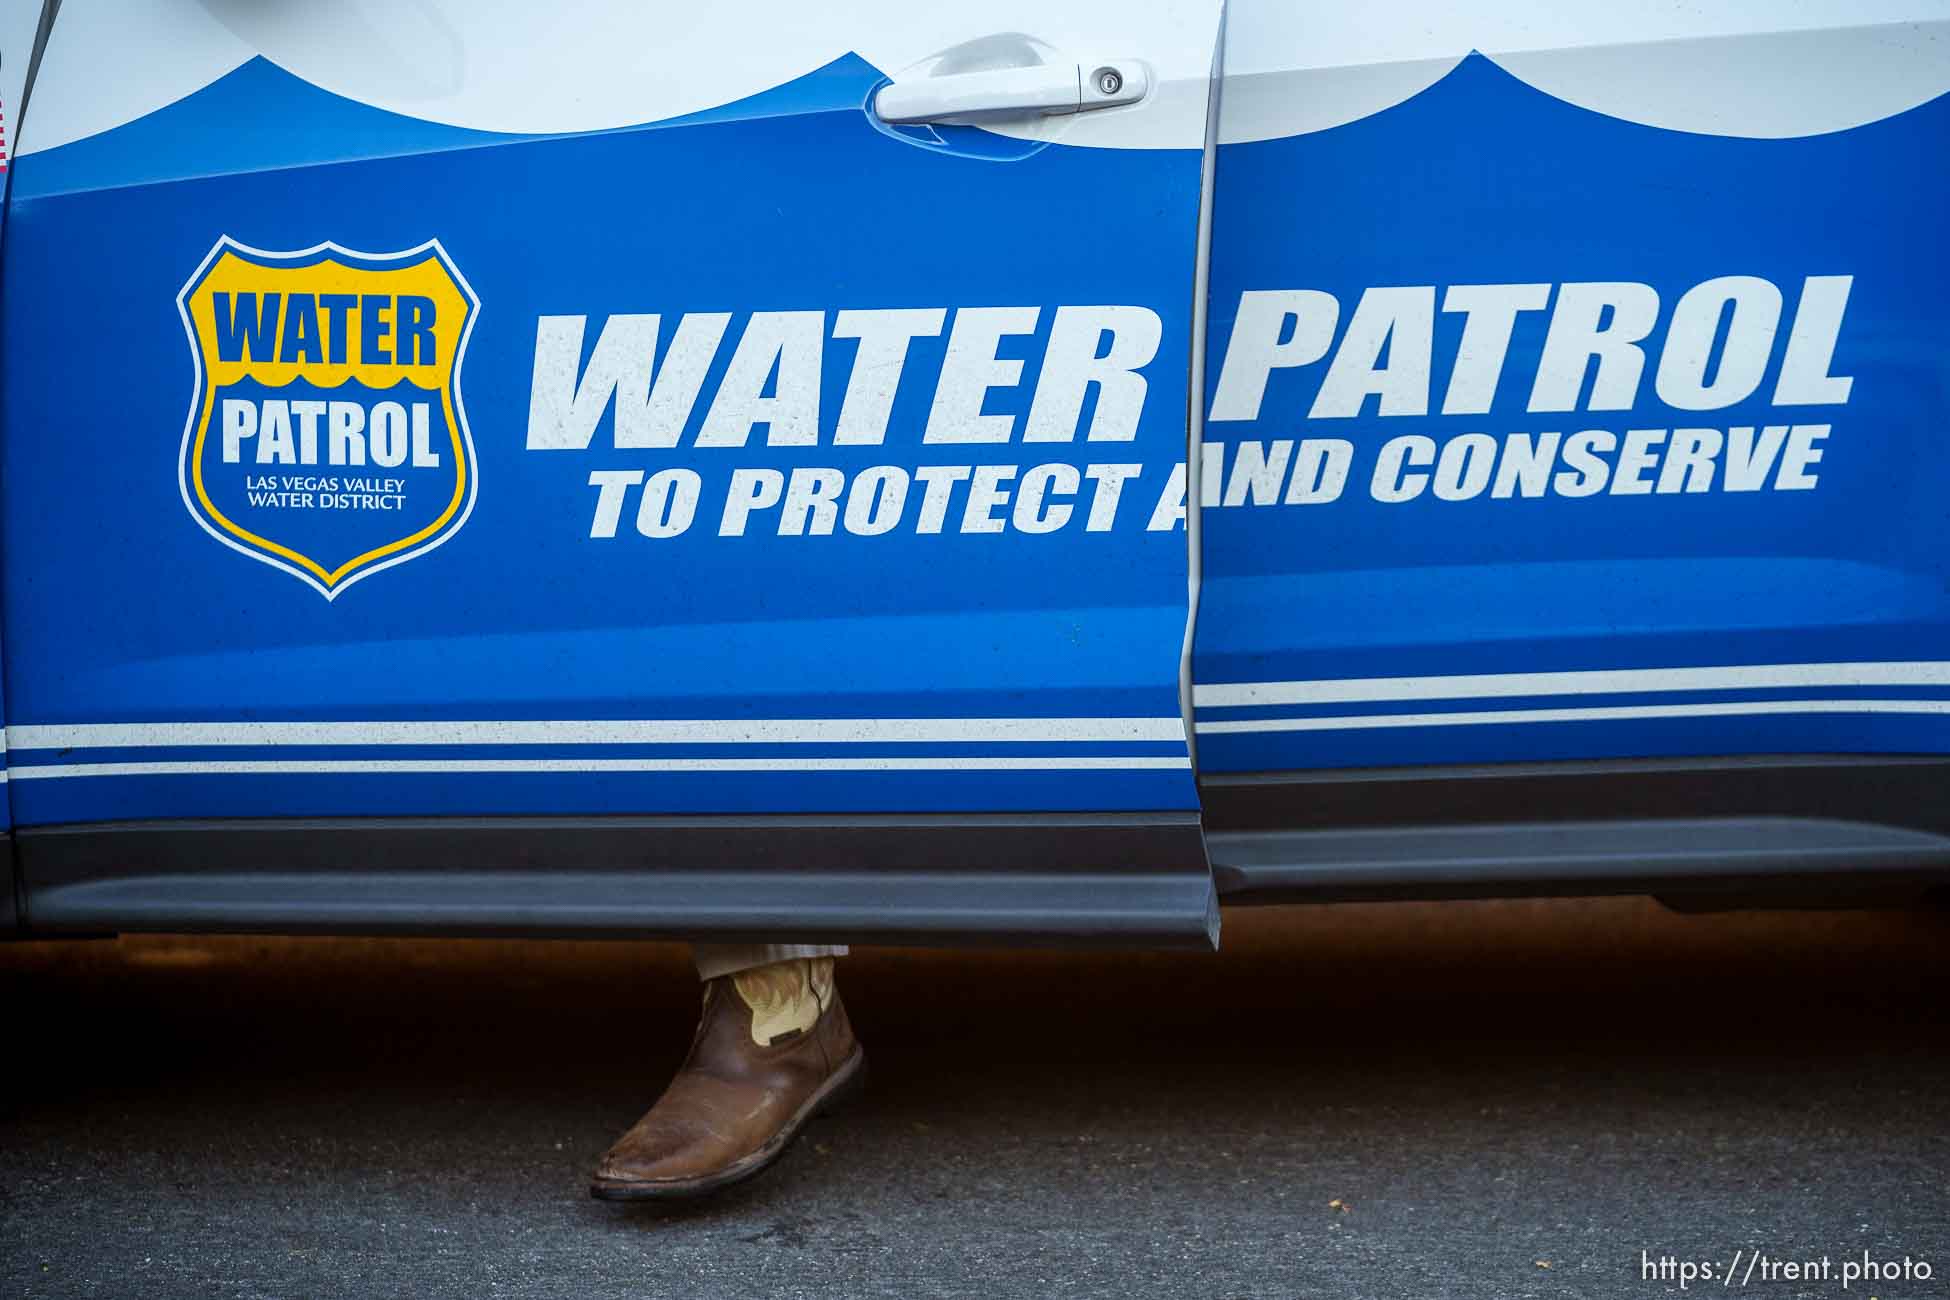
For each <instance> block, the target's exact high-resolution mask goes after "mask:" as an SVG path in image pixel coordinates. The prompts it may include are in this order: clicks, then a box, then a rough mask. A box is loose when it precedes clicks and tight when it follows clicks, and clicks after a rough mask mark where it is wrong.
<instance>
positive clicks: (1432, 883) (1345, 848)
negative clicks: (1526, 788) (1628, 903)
mask: <svg viewBox="0 0 1950 1300" xmlns="http://www.w3.org/2000/svg"><path fill="white" fill-rule="evenodd" d="M1206 848H1207V851H1208V852H1209V853H1210V855H1211V859H1212V875H1213V879H1214V882H1215V883H1216V885H1217V887H1218V891H1219V895H1220V898H1221V900H1222V901H1224V902H1227V903H1267V902H1284V901H1301V900H1320V901H1326V900H1334V899H1368V898H1373V899H1380V898H1400V897H1415V898H1467V897H1487V896H1507V895H1513V894H1533V895H1568V894H1622V893H1632V894H1639V893H1667V892H1677V893H1681V894H1684V893H1692V892H1701V891H1704V892H1713V891H1715V890H1735V889H1740V890H1752V889H1754V888H1756V887H1757V886H1759V887H1764V886H1767V885H1769V884H1778V883H1781V882H1784V881H1786V882H1793V881H1797V880H1801V881H1806V880H1811V879H1828V880H1832V879H1834V878H1837V877H1846V878H1848V880H1849V881H1850V882H1851V883H1859V884H1861V885H1865V886H1873V887H1877V888H1897V887H1909V886H1921V885H1927V884H1931V883H1941V882H1943V881H1944V880H1946V879H1950V835H1944V834H1939V833H1937V832H1934V831H1927V830H1916V829H1910V828H1905V827H1898V826H1887V825H1881V824H1878V823H1873V822H1857V821H1843V820H1836V819H1829V818H1814V817H1807V818H1803V817H1707V818H1671V819H1667V818H1638V819H1626V820H1596V821H1570V822H1500V823H1486V824H1478V825H1462V826H1419V827H1409V828H1404V829H1384V830H1338V829H1337V830H1287V831H1278V830H1232V831H1212V832H1208V833H1207V835H1206Z"/></svg>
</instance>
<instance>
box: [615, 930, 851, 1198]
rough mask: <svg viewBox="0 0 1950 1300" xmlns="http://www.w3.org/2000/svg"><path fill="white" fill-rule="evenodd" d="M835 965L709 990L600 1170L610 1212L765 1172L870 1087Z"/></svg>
mask: <svg viewBox="0 0 1950 1300" xmlns="http://www.w3.org/2000/svg"><path fill="white" fill-rule="evenodd" d="M865 1072H866V1055H865V1053H863V1052H862V1051H861V1050H860V1044H859V1042H858V1041H857V1040H855V1039H854V1037H853V1027H852V1025H851V1024H849V1023H848V1021H847V1018H846V1008H845V1007H844V1006H842V1005H841V1004H840V997H839V991H838V990H837V989H835V988H834V986H833V959H832V958H831V957H801V958H795V959H794V960H791V961H782V962H774V963H773V964H771V965H769V966H755V967H753V968H751V969H749V970H742V971H737V972H734V973H733V974H730V975H724V976H720V977H718V978H717V979H713V980H709V981H707V982H706V983H705V985H704V1013H703V1016H702V1018H701V1019H700V1021H699V1023H698V1027H697V1036H696V1037H695V1038H694V1039H693V1040H692V1041H691V1053H690V1055H689V1056H688V1057H687V1058H686V1059H685V1061H684V1064H683V1067H682V1068H681V1069H679V1070H678V1071H677V1077H676V1078H674V1079H672V1080H671V1081H670V1086H669V1087H668V1088H665V1089H664V1094H663V1096H661V1097H659V1098H658V1099H657V1104H656V1105H654V1106H652V1107H651V1108H650V1111H649V1113H648V1114H646V1115H645V1116H644V1117H643V1118H642V1119H640V1120H638V1121H637V1122H636V1125H635V1126H634V1127H633V1128H631V1129H630V1131H629V1132H627V1133H625V1134H624V1135H623V1136H622V1137H621V1138H619V1139H617V1142H616V1145H615V1146H613V1147H611V1148H610V1149H609V1153H608V1154H607V1155H605V1156H604V1157H603V1159H602V1163H600V1164H599V1165H597V1167H596V1175H595V1178H594V1179H593V1180H592V1181H591V1183H590V1186H589V1194H590V1195H591V1196H595V1197H597V1198H599V1199H601V1200H606V1201H636V1200H659V1199H679V1198H683V1197H690V1196H702V1195H704V1194H705V1193H706V1192H713V1191H716V1190H718V1189H719V1188H721V1187H728V1186H730V1185H731V1184H733V1183H738V1182H742V1181H744V1180H745V1179H747V1178H750V1177H752V1176H753V1175H755V1174H758V1173H761V1172H763V1171H764V1170H765V1169H766V1167H767V1166H769V1165H771V1164H772V1162H773V1161H775V1160H777V1159H778V1158H779V1157H780V1156H782V1155H784V1154H785V1149H786V1147H787V1146H789V1145H790V1144H791V1142H792V1139H793V1138H794V1137H796V1136H798V1133H799V1130H800V1129H801V1128H803V1127H804V1126H805V1123H806V1121H807V1120H809V1119H811V1118H812V1117H813V1116H814V1115H817V1114H818V1113H819V1112H820V1111H822V1110H824V1109H826V1108H828V1107H829V1106H831V1105H833V1104H834V1103H835V1102H837V1101H838V1100H839V1099H840V1098H841V1096H842V1095H844V1094H845V1093H846V1092H849V1091H851V1090H852V1089H853V1088H855V1087H857V1086H858V1085H859V1084H860V1083H861V1082H862V1081H863V1080H864V1077H865Z"/></svg>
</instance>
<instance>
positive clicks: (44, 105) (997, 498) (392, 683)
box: [0, 0, 1218, 870]
mask: <svg viewBox="0 0 1950 1300" xmlns="http://www.w3.org/2000/svg"><path fill="white" fill-rule="evenodd" d="M1013 8H1015V9H1020V10H1021V12H1020V13H1014V12H1012V11H1011V7H1009V6H1004V7H1003V9H1002V10H998V9H997V8H996V7H995V6H993V5H988V4H984V5H981V6H975V5H948V6H918V7H917V6H909V5H891V4H889V5H876V4H869V5H866V6H864V7H862V6H854V7H852V8H848V9H845V10H843V11H828V10H825V9H821V8H820V7H817V6H815V7H813V8H811V9H808V8H806V7H804V6H797V5H769V4H767V5H760V6H757V7H756V8H754V6H750V5H746V6H739V7H736V8H735V10H727V11H722V12H719V11H711V10H709V9H708V8H707V9H706V10H696V9H695V8H687V9H685V10H684V11H683V12H682V14H681V20H680V16H679V15H677V14H676V13H675V11H671V10H668V9H666V8H665V7H661V6H649V7H644V6H631V5H622V4H617V5H615V6H612V7H610V10H609V11H608V12H605V13H597V14H592V13H590V12H589V11H587V10H584V11H579V13H578V15H577V16H576V17H575V18H574V19H573V20H571V19H568V18H565V17H557V16H554V15H551V14H545V13H544V12H543V11H541V10H537V11H535V13H534V14H533V15H532V16H531V17H530V18H529V19H527V20H526V25H525V26H522V27H520V28H514V27H510V26H508V25H507V24H506V23H505V21H503V22H502V23H501V24H500V25H497V24H496V23H495V22H492V21H490V19H489V17H486V16H483V15H482V13H481V12H480V11H479V10H478V9H477V7H475V6H470V5H466V4H461V3H451V4H448V3H442V4H434V5H423V6H417V7H414V8H412V9H410V10H404V9H403V10H400V11H399V12H397V13H391V14H388V15H379V12H378V11H363V10H362V11H358V12H357V13H356V14H355V13H354V12H352V11H344V12H341V11H338V10H336V9H333V8H331V7H327V8H326V9H324V10H314V9H312V8H310V7H302V6H269V7H250V6H244V7H239V6H225V7H221V8H219V7H213V6H204V5H199V4H192V3H170V4H154V3H149V4H142V5H128V6H117V5H111V4H91V3H88V2H87V0H70V3H68V4H65V5H63V6H62V8H61V10H60V16H59V18H58V20H57V22H56V23H55V26H54V29H53V34H52V37H51V40H50V43H49V45H48V49H47V53H46V57H45V62H44V64H43V66H42V69H41V72H40V78H39V86H38V89H37V91H36V105H35V108H36V112H35V114H34V117H33V118H32V119H31V121H30V124H29V129H28V134H27V136H26V138H25V139H24V140H23V141H22V144H23V146H24V149H25V152H24V153H23V154H22V156H21V157H20V158H19V159H18V161H17V165H16V177H15V192H14V202H13V206H12V210H11V213H10V215H9V219H8V229H7V241H6V249H5V277H6V295H5V307H4V319H3V320H0V328H4V338H5V347H6V356H7V359H8V365H9V372H10V378H9V382H8V384H7V385H6V390H5V394H4V398H0V419H3V420H4V434H5V451H4V455H5V489H4V492H5V502H4V505H5V512H4V513H5V543H6V573H5V577H6V611H5V614H6V617H5V635H6V641H7V650H8V665H7V669H8V671H7V699H6V708H7V720H8V724H9V730H8V734H9V736H10V738H11V741H12V746H13V756H14V758H15V760H16V761H17V762H18V763H19V764H21V765H22V766H21V768H19V769H17V770H16V773H15V775H16V777H17V778H19V779H18V780H17V781H16V786H15V791H16V814H17V816H18V818H19V819H20V820H21V821H22V822H23V823H25V824H33V825H64V826H77V825H82V826H85V825H88V824H93V823H102V822H108V821H116V822H127V821H129V820H131V819H183V818H197V819H244V818H346V817H374V816H411V817H425V816H472V817H479V816H498V817H509V816H526V815H535V816H543V815H548V816H562V815H587V814H629V815H650V814H683V815H779V814H838V813H847V814H862V815H894V814H916V815H960V816H965V817H977V816H985V815H992V814H1037V815H1043V814H1048V815H1052V816H1058V815H1065V814H1083V813H1089V814H1117V815H1147V816H1148V815H1157V816H1159V817H1160V818H1162V819H1164V820H1165V821H1168V822H1170V823H1171V824H1173V825H1176V826H1179V827H1181V829H1182V828H1186V827H1189V838H1184V837H1181V838H1180V839H1179V840H1177V841H1175V842H1176V843H1178V844H1179V845H1180V846H1181V847H1187V851H1188V852H1189V853H1190V855H1191V856H1192V857H1193V858H1194V859H1196V864H1197V866H1198V867H1199V869H1200V870H1202V869H1203V861H1202V855H1201V853H1200V851H1199V849H1198V845H1197V838H1196V835H1197V829H1196V808H1197V798H1196V793H1195V788H1194V782H1193V777H1192V771H1191V764H1190V760H1189V757H1188V746H1187V739H1186V735H1185V730H1184V724H1183V721H1182V713H1181V707H1180V699H1179V669H1180V660H1181V657H1182V652H1183V651H1182V647H1183V644H1184V638H1185V634H1186V622H1187V618H1188V613H1189V610H1188V597H1187V567H1188V565H1187V556H1186V543H1185V533H1184V529H1183V525H1182V510H1179V511H1177V512H1176V513H1173V511H1172V510H1171V509H1168V508H1163V509H1162V512H1161V503H1165V505H1167V506H1168V505H1169V497H1170V492H1171V487H1172V484H1173V482H1174V480H1176V481H1178V482H1180V483H1181V484H1182V468H1181V463H1182V461H1183V459H1184V448H1185V443H1184V439H1185V407H1186V374H1187V367H1188V358H1189V356H1190V354H1191V309H1192V302H1191V292H1190V290H1191V285H1192V279H1193V273H1194V263H1195V251H1196V241H1197V231H1198V214H1199V199H1200V183H1201V181H1200V173H1201V155H1202V149H1203V145H1204V141H1205V131H1206V105H1207V96H1208V92H1209V89H1210V87H1209V74H1210V70H1211V67H1212V63H1213V54H1214V42H1215V41H1216V39H1217V28H1218V7H1217V0H1205V2H1201V3H1194V4H1189V5H1187V4H1169V5H1167V4H1164V3H1149V2H1147V3H1142V4H1137V5H1129V4H1123V5H1111V4H1107V3H1105V4H1085V5H1076V6H1068V7H1066V11H1065V12H1064V13H1062V14H1058V15H1051V14H1049V13H1046V12H1044V10H1045V9H1046V7H1045V6H1029V5H1019V6H1014V7H1013ZM360 15H363V16H360ZM998 33H999V34H998ZM884 91H892V92H893V94H892V96H891V97H888V96H886V95H883V93H882V92H884ZM1066 95H1067V99H1066V98H1065V96H1066ZM958 96H959V97H960V98H958ZM1011 96H1013V98H1011ZM890 104H891V105H894V106H896V107H897V108H898V109H899V110H900V111H898V112H893V111H887V110H886V108H885V106H886V105H890ZM958 106H959V107H958Z"/></svg>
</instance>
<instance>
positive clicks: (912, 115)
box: [873, 59, 1151, 123]
mask: <svg viewBox="0 0 1950 1300" xmlns="http://www.w3.org/2000/svg"><path fill="white" fill-rule="evenodd" d="M1150 88H1151V74H1150V71H1149V70H1148V69H1147V68H1146V67H1145V66H1144V64H1143V63H1141V62H1139V61H1138V60H1136V59H1105V60H1101V61H1093V62H1089V63H1043V64H1037V65H1034V66H1032V67H1027V68H986V69H983V70H981V71H979V72H952V73H947V74H945V75H943V76H938V77H915V78H913V79H911V80H908V81H896V82H893V83H891V84H889V85H886V86H882V87H881V88H880V92H879V93H878V94H876V95H875V96H874V100H873V109H874V112H875V113H876V114H877V115H878V116H879V118H880V120H881V121H883V122H891V123H903V122H947V121H954V120H956V119H960V118H977V119H979V118H989V117H1037V116H1044V117H1053V116H1056V115H1058V114H1062V113H1079V112H1087V111H1089V110H1091V109H1096V108H1113V107H1116V106H1117V105H1119V104H1134V103H1136V102H1137V101H1138V100H1140V99H1143V98H1144V96H1145V93H1146V92H1147V91H1149V90H1150Z"/></svg>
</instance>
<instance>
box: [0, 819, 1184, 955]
mask: <svg viewBox="0 0 1950 1300" xmlns="http://www.w3.org/2000/svg"><path fill="white" fill-rule="evenodd" d="M14 851H15V862H16V866H17V869H18V877H19V889H20V902H21V913H22V916H21V920H22V922H23V928H24V929H25V930H26V932H27V933H28V935H30V936H39V935H59V934H82V933H102V932H113V931H171V932H189V933H215V932H231V933H269V934H387V935H391V934H397V935H420V934H426V935H516V936H537V937H540V936H589V937H594V936H602V937H618V938H636V937H650V938H683V939H730V940H762V941H771V942H800V943H817V942H830V943H848V942H853V943H890V944H931V945H947V944H970V943H1009V944H1038V943H1048V944H1063V945H1078V946H1081V945H1100V946H1116V947H1189V948H1199V949H1205V950H1208V951H1209V950H1211V949H1212V948H1215V947H1216V946H1217V944H1218V924H1219V922H1218V901H1217V898H1216V896H1215V895H1214V892H1213V888H1212V876H1211V873H1210V871H1209V870H1208V869H1207V867H1206V862H1205V850H1204V845H1203V841H1202V837H1201V832H1200V829H1199V819H1198V814H1197V813H1194V812H1157V813H1106V814H1077V813H1023V814H1001V815H929V816H904V815H889V816H848V817H825V816H781V817H695V818H678V817H559V818H540V817H535V818H519V817H508V818H460V817H423V818H370V819H363V818H362V819H310V820H264V821H166V822H121V823H110V824H98V825H76V826H51V827H25V828H16V830H15V833H14Z"/></svg>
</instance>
